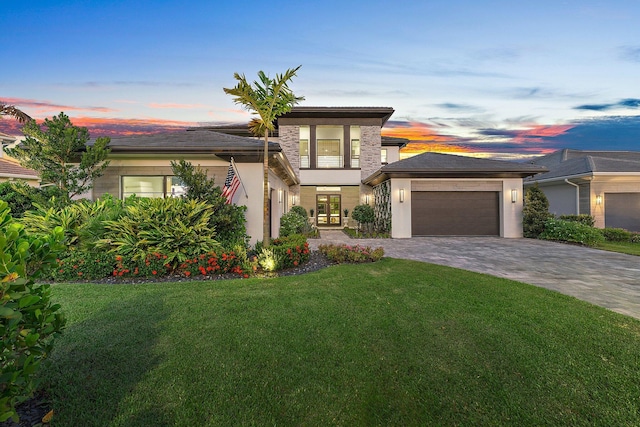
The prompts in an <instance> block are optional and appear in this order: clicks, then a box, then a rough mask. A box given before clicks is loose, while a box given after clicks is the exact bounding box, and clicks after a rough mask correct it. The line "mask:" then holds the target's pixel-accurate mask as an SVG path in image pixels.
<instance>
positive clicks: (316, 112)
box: [278, 107, 394, 126]
mask: <svg viewBox="0 0 640 427" xmlns="http://www.w3.org/2000/svg"><path fill="white" fill-rule="evenodd" d="M393 113H394V109H393V108H391V107H293V108H292V109H291V111H290V112H288V113H285V114H283V115H282V116H280V118H279V119H278V120H281V119H285V120H286V119H301V118H304V119H310V118H323V119H325V118H336V119H344V118H348V119H353V118H358V119H362V118H375V119H380V121H381V122H380V126H383V125H384V124H385V123H386V122H387V120H389V118H390V117H391V115H392V114H393Z"/></svg>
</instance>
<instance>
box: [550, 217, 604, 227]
mask: <svg viewBox="0 0 640 427" xmlns="http://www.w3.org/2000/svg"><path fill="white" fill-rule="evenodd" d="M558 219H561V220H563V221H573V222H579V223H582V224H584V225H588V226H589V227H593V225H594V224H595V223H596V220H595V218H594V217H592V216H591V215H587V214H580V215H560V216H559V217H558Z"/></svg>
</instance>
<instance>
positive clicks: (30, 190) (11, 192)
mask: <svg viewBox="0 0 640 427" xmlns="http://www.w3.org/2000/svg"><path fill="white" fill-rule="evenodd" d="M61 196H63V194H62V192H61V191H60V189H59V188H58V187H56V186H55V185H53V186H48V187H44V188H35V187H32V186H30V185H29V184H27V183H25V182H22V181H7V182H3V183H1V184H0V199H2V200H4V201H5V202H7V203H8V204H9V208H10V209H11V216H12V217H13V218H21V217H22V216H23V215H24V213H25V212H26V211H30V210H33V209H34V208H35V207H34V203H38V204H40V205H48V204H49V203H54V204H55V206H56V207H58V208H61V207H64V206H66V204H67V201H66V198H64V197H61Z"/></svg>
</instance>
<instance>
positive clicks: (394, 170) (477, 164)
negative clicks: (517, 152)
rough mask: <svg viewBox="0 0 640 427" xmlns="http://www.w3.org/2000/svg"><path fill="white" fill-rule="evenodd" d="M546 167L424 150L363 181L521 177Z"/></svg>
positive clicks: (368, 182) (391, 164) (380, 170)
mask: <svg viewBox="0 0 640 427" xmlns="http://www.w3.org/2000/svg"><path fill="white" fill-rule="evenodd" d="M546 170H547V169H546V168H545V167H544V166H538V165H531V164H526V163H515V162H509V161H504V160H490V159H479V158H476V157H467V156H456V155H452V154H441V153H432V152H428V153H422V154H418V155H417V156H413V157H410V158H408V159H404V160H400V161H397V162H393V163H389V164H388V165H386V166H384V167H382V168H380V169H379V170H378V171H377V172H376V173H374V174H373V175H371V176H369V177H368V178H366V179H365V180H364V181H363V182H364V183H365V184H368V185H378V184H379V183H381V182H383V181H386V180H387V179H389V178H523V177H526V176H530V175H534V174H536V173H540V172H544V171H546Z"/></svg>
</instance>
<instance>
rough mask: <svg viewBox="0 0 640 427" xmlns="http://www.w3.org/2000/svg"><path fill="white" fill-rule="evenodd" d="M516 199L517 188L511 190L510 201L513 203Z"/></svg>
mask: <svg viewBox="0 0 640 427" xmlns="http://www.w3.org/2000/svg"><path fill="white" fill-rule="evenodd" d="M517 201H518V190H516V189H513V190H511V203H515V202H517Z"/></svg>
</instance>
